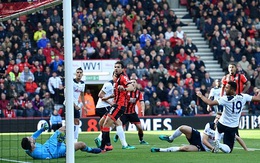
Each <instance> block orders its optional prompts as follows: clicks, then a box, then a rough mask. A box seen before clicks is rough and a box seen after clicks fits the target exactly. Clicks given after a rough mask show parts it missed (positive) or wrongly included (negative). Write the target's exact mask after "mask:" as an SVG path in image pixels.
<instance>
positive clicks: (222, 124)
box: [197, 81, 260, 153]
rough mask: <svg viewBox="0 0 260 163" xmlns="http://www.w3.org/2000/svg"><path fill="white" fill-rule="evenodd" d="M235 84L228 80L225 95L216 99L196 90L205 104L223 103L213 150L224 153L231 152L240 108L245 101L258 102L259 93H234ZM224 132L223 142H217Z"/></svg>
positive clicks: (240, 111) (241, 108) (259, 100)
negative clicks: (252, 94) (251, 94)
mask: <svg viewBox="0 0 260 163" xmlns="http://www.w3.org/2000/svg"><path fill="white" fill-rule="evenodd" d="M236 89H237V84H236V83H235V82H233V81H229V82H228V84H226V86H225V92H226V95H225V96H222V97H220V98H219V99H217V100H214V101H212V100H210V99H208V98H206V97H205V96H203V95H202V94H201V92H197V96H198V97H200V98H201V99H202V101H204V102H205V103H206V104H208V105H211V106H214V105H223V107H224V108H223V114H222V116H221V118H220V119H219V123H218V124H217V129H216V132H215V138H216V141H215V147H214V152H215V153H217V152H219V150H221V151H223V152H225V153H231V152H232V150H233V147H234V142H235V135H236V133H237V131H238V125H239V120H240V116H241V113H242V110H243V108H244V106H245V103H246V102H251V101H252V102H260V94H258V95H257V96H250V95H248V94H243V93H242V94H238V95H236ZM222 133H224V138H223V143H224V144H222V143H219V141H220V134H222Z"/></svg>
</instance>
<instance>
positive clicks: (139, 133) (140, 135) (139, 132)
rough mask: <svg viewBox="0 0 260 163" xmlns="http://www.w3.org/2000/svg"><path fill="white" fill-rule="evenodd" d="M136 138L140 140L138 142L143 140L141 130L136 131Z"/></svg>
mask: <svg viewBox="0 0 260 163" xmlns="http://www.w3.org/2000/svg"><path fill="white" fill-rule="evenodd" d="M138 137H139V140H140V141H142V140H143V137H144V132H143V130H138Z"/></svg>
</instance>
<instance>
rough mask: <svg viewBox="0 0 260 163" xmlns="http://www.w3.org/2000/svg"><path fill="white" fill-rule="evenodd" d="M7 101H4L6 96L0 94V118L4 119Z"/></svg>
mask: <svg viewBox="0 0 260 163" xmlns="http://www.w3.org/2000/svg"><path fill="white" fill-rule="evenodd" d="M8 103H9V100H7V99H6V94H5V93H1V100H0V117H4V112H5V110H7V105H8Z"/></svg>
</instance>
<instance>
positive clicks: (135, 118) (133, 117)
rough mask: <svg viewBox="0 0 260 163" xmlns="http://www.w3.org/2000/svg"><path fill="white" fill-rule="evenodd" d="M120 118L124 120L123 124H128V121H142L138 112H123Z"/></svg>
mask: <svg viewBox="0 0 260 163" xmlns="http://www.w3.org/2000/svg"><path fill="white" fill-rule="evenodd" d="M120 120H121V121H122V123H123V125H126V124H127V123H128V122H130V123H134V124H137V123H140V119H139V117H138V115H137V114H136V113H133V114H123V115H122V116H121V117H120Z"/></svg>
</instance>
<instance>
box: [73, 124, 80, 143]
mask: <svg viewBox="0 0 260 163" xmlns="http://www.w3.org/2000/svg"><path fill="white" fill-rule="evenodd" d="M78 137H79V125H74V142H77V141H78Z"/></svg>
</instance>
